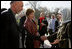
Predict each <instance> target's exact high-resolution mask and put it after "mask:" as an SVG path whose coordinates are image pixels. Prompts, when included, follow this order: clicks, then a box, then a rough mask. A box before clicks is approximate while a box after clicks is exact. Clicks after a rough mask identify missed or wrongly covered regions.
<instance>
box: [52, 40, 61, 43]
mask: <svg viewBox="0 0 72 49" xmlns="http://www.w3.org/2000/svg"><path fill="white" fill-rule="evenodd" d="M59 42H60V40H59V39H56V40H54V42H53V43H51V44H58V43H59Z"/></svg>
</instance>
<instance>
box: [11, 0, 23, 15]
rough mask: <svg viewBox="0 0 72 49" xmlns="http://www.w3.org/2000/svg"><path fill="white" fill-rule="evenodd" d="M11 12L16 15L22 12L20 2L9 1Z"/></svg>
mask: <svg viewBox="0 0 72 49" xmlns="http://www.w3.org/2000/svg"><path fill="white" fill-rule="evenodd" d="M10 5H11V9H12V11H13V12H14V13H15V14H16V13H19V12H20V11H22V10H23V2H22V1H11V3H10Z"/></svg>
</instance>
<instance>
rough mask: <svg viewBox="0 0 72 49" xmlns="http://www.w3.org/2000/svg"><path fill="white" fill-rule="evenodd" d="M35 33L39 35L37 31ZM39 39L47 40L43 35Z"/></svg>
mask: <svg viewBox="0 0 72 49" xmlns="http://www.w3.org/2000/svg"><path fill="white" fill-rule="evenodd" d="M36 35H37V36H39V33H38V32H37V33H36ZM40 39H41V40H42V41H44V40H47V37H46V36H44V35H43V36H40Z"/></svg>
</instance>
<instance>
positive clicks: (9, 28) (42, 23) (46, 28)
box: [0, 1, 71, 48]
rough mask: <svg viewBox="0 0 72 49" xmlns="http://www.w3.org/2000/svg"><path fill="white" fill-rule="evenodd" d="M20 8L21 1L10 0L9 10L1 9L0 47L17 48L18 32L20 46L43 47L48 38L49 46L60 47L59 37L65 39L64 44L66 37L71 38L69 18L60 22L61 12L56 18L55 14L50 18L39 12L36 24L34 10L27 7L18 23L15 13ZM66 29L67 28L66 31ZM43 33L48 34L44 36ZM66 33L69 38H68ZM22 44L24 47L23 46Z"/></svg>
mask: <svg viewBox="0 0 72 49" xmlns="http://www.w3.org/2000/svg"><path fill="white" fill-rule="evenodd" d="M22 10H23V2H22V1H11V3H10V9H9V10H7V9H1V19H0V20H1V26H0V28H1V33H0V35H1V39H0V45H1V46H0V48H19V38H20V37H19V35H20V34H22V35H21V37H22V48H40V46H41V45H42V47H43V48H44V44H45V43H44V41H45V40H48V41H49V42H50V44H51V45H52V46H51V47H50V48H61V46H60V45H59V43H61V44H63V43H62V42H61V41H63V40H61V39H66V40H64V41H66V43H64V44H65V45H66V44H68V39H71V36H70V35H71V29H70V26H71V20H70V21H68V22H66V23H62V14H61V13H58V14H57V18H56V15H55V14H52V15H51V18H50V17H49V16H45V14H44V13H43V12H41V13H40V17H39V19H38V24H37V23H36V21H35V16H34V13H35V11H34V10H33V9H30V8H29V9H27V10H26V15H25V16H23V17H21V19H20V22H19V25H18V24H17V21H16V18H15V15H16V14H18V13H20V12H21V11H22ZM64 24H65V26H64ZM62 25H63V27H66V28H64V29H63V27H61V26H62ZM37 26H39V29H37ZM60 29H62V31H63V32H64V33H62V32H61V31H60ZM67 29H69V30H68V31H67ZM45 34H46V35H49V36H45ZM68 34H69V35H68ZM67 35H68V36H69V37H70V38H68V37H67ZM25 36H26V37H25ZM59 37H61V38H59ZM64 41H63V42H64ZM64 44H63V45H64ZM24 45H25V46H26V47H24ZM63 45H62V47H63ZM65 45H64V46H65ZM68 46H69V45H66V46H65V47H68ZM65 47H64V48H65Z"/></svg>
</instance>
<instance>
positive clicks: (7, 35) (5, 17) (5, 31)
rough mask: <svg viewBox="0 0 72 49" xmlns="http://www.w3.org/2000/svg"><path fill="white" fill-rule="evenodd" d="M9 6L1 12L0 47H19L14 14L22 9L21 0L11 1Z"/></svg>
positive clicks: (17, 28) (17, 29)
mask: <svg viewBox="0 0 72 49" xmlns="http://www.w3.org/2000/svg"><path fill="white" fill-rule="evenodd" d="M10 5H11V7H10V9H9V10H8V11H6V12H1V16H0V17H1V27H0V28H1V32H0V35H1V39H0V48H19V33H20V31H19V27H18V25H17V22H16V19H15V14H17V13H19V12H20V11H21V10H22V9H23V2H22V1H11V3H10Z"/></svg>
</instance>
